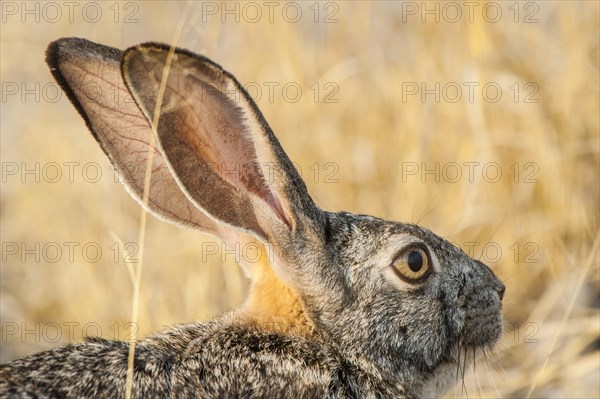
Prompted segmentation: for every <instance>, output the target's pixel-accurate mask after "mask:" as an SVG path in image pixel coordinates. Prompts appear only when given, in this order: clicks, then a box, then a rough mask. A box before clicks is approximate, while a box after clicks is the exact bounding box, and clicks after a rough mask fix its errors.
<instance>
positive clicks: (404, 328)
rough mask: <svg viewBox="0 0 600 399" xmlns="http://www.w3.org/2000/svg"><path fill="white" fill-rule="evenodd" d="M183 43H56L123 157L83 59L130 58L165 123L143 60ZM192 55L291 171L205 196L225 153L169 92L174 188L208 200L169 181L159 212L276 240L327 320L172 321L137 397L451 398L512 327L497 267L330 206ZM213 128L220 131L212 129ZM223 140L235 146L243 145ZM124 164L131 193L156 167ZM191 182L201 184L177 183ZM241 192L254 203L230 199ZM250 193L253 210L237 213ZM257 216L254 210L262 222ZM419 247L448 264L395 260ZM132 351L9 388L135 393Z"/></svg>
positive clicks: (168, 146)
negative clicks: (84, 73) (136, 171)
mask: <svg viewBox="0 0 600 399" xmlns="http://www.w3.org/2000/svg"><path fill="white" fill-rule="evenodd" d="M167 52H168V47H165V46H161V45H157V44H152V43H150V44H146V45H141V46H138V47H137V48H133V49H130V50H127V52H126V53H125V54H126V55H127V54H129V57H130V59H131V62H129V63H128V61H127V60H125V61H122V60H121V58H123V53H122V52H121V51H119V50H116V49H112V48H108V47H105V46H101V45H97V44H94V43H91V42H88V41H86V40H83V39H74V38H73V39H61V40H59V41H57V42H54V43H52V44H51V45H50V47H49V50H48V55H47V59H48V63H49V65H50V67H51V69H52V70H53V74H54V76H55V77H56V79H57V80H58V81H59V83H60V84H61V85H62V87H63V88H64V89H65V91H66V92H67V94H68V95H69V97H70V98H71V100H72V101H73V103H74V105H75V106H76V108H77V109H78V111H79V112H80V113H81V114H82V116H83V117H84V118H85V120H86V122H87V123H88V126H89V127H90V129H91V130H92V132H93V134H94V135H95V137H96V138H97V140H98V141H99V142H100V144H101V146H102V147H103V149H104V150H105V152H106V153H107V155H108V156H109V157H110V158H111V160H112V162H113V163H115V164H116V165H117V166H118V167H120V168H123V166H122V165H120V163H122V159H121V158H120V157H125V158H126V157H128V156H129V155H127V154H126V151H125V150H123V149H122V145H121V144H119V142H115V141H114V140H113V139H112V138H111V139H106V135H107V134H111V132H110V131H109V130H110V129H109V130H106V128H105V126H104V125H102V124H98V122H97V118H101V116H98V113H97V111H96V108H94V106H96V105H97V104H96V105H95V104H88V103H87V102H86V100H85V98H83V97H82V96H81V94H80V93H79V89H78V88H77V86H76V83H75V82H74V79H75V78H74V76H79V75H77V73H78V72H77V71H76V69H77V65H78V63H80V62H89V63H90V65H98V71H100V72H98V74H100V73H104V72H106V71H112V72H115V71H117V68H118V67H119V63H120V68H121V70H122V74H123V78H124V80H125V82H126V84H127V87H128V89H129V90H130V91H131V94H132V95H133V97H134V99H135V100H136V104H137V107H138V108H139V109H135V108H134V109H132V110H131V111H130V112H138V113H139V115H136V118H140V120H141V119H142V117H141V115H142V114H144V115H145V116H146V118H148V119H151V117H152V113H153V107H152V105H153V104H152V101H153V100H152V98H153V97H152V96H154V94H155V92H156V87H155V86H152V85H150V80H151V77H149V76H154V75H144V74H143V73H145V72H146V71H148V70H150V66H152V65H154V64H152V65H150V64H149V63H148V62H147V58H143V57H145V56H147V57H154V58H152V60H153V62H158V64H157V65H158V66H159V67H160V68H162V66H161V65H163V64H164V60H165V59H166V58H165V55H166V53H167ZM176 54H177V56H176V58H175V59H174V60H173V63H174V65H176V64H177V63H180V64H181V65H183V66H181V68H180V71H184V72H185V73H179V72H178V70H177V69H176V68H175V70H174V72H173V75H174V76H175V77H177V78H179V79H181V81H178V82H177V83H178V84H180V85H181V87H184V88H187V86H186V85H188V81H187V80H185V79H187V78H188V72H190V71H191V72H193V73H194V74H197V75H194V76H195V77H198V76H199V77H201V78H202V79H206V81H207V82H208V84H212V83H211V82H213V80H214V81H216V80H217V79H225V82H226V83H227V82H228V83H229V84H233V85H234V86H233V87H237V90H239V93H238V94H241V101H242V104H241V105H240V108H238V107H237V106H235V104H233V105H232V104H227V102H226V101H222V100H223V99H221V103H220V104H219V103H216V102H215V103H207V105H206V107H213V108H214V109H220V108H219V107H222V106H225V107H227V108H226V110H227V112H232V113H234V114H236V115H237V116H235V118H233V117H231V118H229V119H227V120H226V121H225V122H223V123H225V124H228V125H227V126H230V125H231V126H233V127H236V126H238V125H239V124H241V125H242V127H243V129H241V131H242V132H241V133H240V132H232V131H227V132H225V133H223V134H231V137H229V136H228V138H232V139H233V140H238V141H239V140H241V141H242V142H244V143H245V142H246V141H248V140H250V142H251V143H252V146H254V148H256V151H255V153H253V154H251V156H254V157H257V158H258V160H259V161H262V160H265V161H273V160H275V161H276V162H277V165H278V167H279V170H278V172H277V173H276V174H275V182H274V183H273V184H270V183H269V182H265V181H250V182H248V181H246V182H242V183H240V185H239V186H237V187H235V188H232V187H233V186H232V185H231V184H229V183H227V182H226V181H225V179H218V178H216V179H215V178H213V180H211V182H212V183H211V184H213V185H215V184H216V185H217V186H218V187H216V189H218V190H220V192H221V193H222V194H221V195H222V196H223V197H224V198H223V199H222V201H223V204H221V203H220V202H218V201H219V199H218V198H217V199H215V198H214V197H211V196H209V197H205V195H208V194H203V192H204V191H206V187H205V186H202V183H200V182H198V181H196V180H197V179H196V180H194V177H193V176H194V173H200V174H204V173H209V172H210V170H209V169H210V167H211V164H210V157H205V156H203V155H202V154H200V155H198V153H197V150H193V149H192V147H193V146H192V145H191V144H189V143H191V142H192V141H186V140H192V139H190V135H195V134H196V133H195V132H190V131H188V130H185V128H184V127H183V126H184V124H183V122H181V120H179V121H177V119H178V118H179V119H181V118H182V117H184V118H188V120H186V121H185V126H189V124H190V123H191V122H190V120H189V118H190V117H191V116H193V115H199V113H200V114H201V112H202V111H198V110H196V111H194V112H195V113H194V112H192V111H186V110H180V109H179V108H177V109H175V110H173V111H172V112H171V111H169V108H168V106H167V105H169V104H171V105H173V104H175V103H176V102H177V101H178V100H177V97H175V95H176V91H175V90H172V91H171V92H169V90H170V89H168V90H167V91H168V93H167V94H166V96H165V100H164V102H163V107H164V108H165V119H164V121H162V122H161V123H163V125H159V129H158V130H159V131H158V136H159V137H158V138H159V143H160V145H159V147H158V148H159V150H158V151H159V154H158V155H157V156H158V157H159V158H158V161H157V162H163V163H164V165H168V166H169V169H165V170H169V171H171V173H172V174H173V176H172V178H171V179H169V178H167V177H165V178H164V179H163V180H162V181H160V183H161V184H162V187H163V188H165V187H166V188H168V189H169V190H173V193H172V194H171V195H172V196H175V195H180V197H172V198H181V199H182V200H183V201H185V198H187V200H189V203H190V204H192V205H194V206H195V207H196V208H194V209H195V210H193V211H191V210H188V209H187V205H186V207H181V208H178V207H177V204H175V205H172V204H170V203H169V202H168V201H166V202H165V201H164V200H161V197H160V195H159V194H160V193H151V201H153V200H154V201H155V202H154V203H151V204H149V205H148V208H149V210H150V211H152V212H153V213H154V214H157V215H159V216H162V217H164V218H166V219H169V220H175V221H177V222H179V223H180V224H186V225H191V226H196V227H199V228H202V229H204V230H207V231H210V232H213V233H215V231H217V229H218V228H222V229H232V230H231V231H239V232H240V233H239V234H240V236H243V235H249V236H251V237H253V238H258V239H260V240H261V241H263V242H268V243H269V244H271V245H273V246H274V248H275V251H276V254H277V260H276V262H275V263H276V265H274V266H273V267H274V268H275V269H276V270H277V274H278V276H280V277H281V279H282V280H283V281H285V282H286V284H287V285H288V286H289V287H291V288H292V289H293V291H294V292H295V293H296V294H297V295H298V297H299V299H300V301H301V303H302V308H303V311H304V315H305V317H306V319H307V320H308V323H309V324H310V325H311V326H312V327H311V328H312V330H311V332H310V333H307V334H304V333H294V332H290V331H293V330H290V331H288V332H286V330H285V329H281V328H271V326H270V325H269V324H268V323H261V322H258V321H256V320H255V318H253V317H250V315H248V314H247V312H246V311H243V310H240V311H234V312H231V313H227V314H224V315H222V316H221V317H218V318H216V319H214V320H212V321H208V322H202V323H196V324H188V325H178V326H173V327H170V328H168V329H167V330H165V331H163V332H160V333H158V334H155V335H153V336H150V337H148V338H146V339H143V340H141V341H140V342H138V344H137V347H136V352H135V361H134V372H133V376H134V378H133V391H132V392H133V397H135V398H153V397H174V398H217V397H220V398H229V397H232V398H233V397H242V398H251V397H263V398H281V397H289V398H325V397H330V398H390V397H399V398H417V397H429V396H440V395H442V394H444V393H445V392H446V391H447V390H448V389H450V388H451V387H452V386H453V385H454V384H455V383H456V380H457V378H458V379H460V376H459V374H460V367H461V365H460V362H461V353H463V352H464V355H463V356H466V354H467V352H466V351H467V350H470V351H471V353H473V352H474V351H476V350H478V349H486V348H490V347H492V346H493V345H494V344H495V343H496V342H497V341H498V339H499V338H500V336H501V334H502V315H501V300H502V296H503V294H504V286H503V285H502V283H501V282H500V281H499V280H498V279H497V278H496V276H495V275H494V274H493V272H492V271H491V270H490V269H489V268H488V267H487V266H485V265H484V264H482V263H481V262H479V261H477V260H473V259H471V258H470V257H468V256H467V255H466V254H465V253H463V252H462V251H461V250H460V249H458V248H457V247H455V246H453V245H452V244H450V243H449V242H447V241H445V240H444V239H442V238H440V237H438V236H437V235H435V234H433V233H432V232H430V231H428V230H426V229H424V228H421V227H419V226H415V225H411V224H403V223H396V222H390V221H385V220H381V219H378V218H374V217H371V216H363V215H354V214H350V213H331V212H326V211H323V210H321V209H319V208H318V207H317V206H316V205H315V204H314V203H313V201H312V199H311V198H310V197H309V196H308V193H307V191H306V187H305V185H304V183H303V182H302V180H301V178H300V177H299V174H298V173H297V171H296V170H295V169H294V167H293V166H292V164H291V162H290V161H289V159H288V158H287V156H286V155H285V153H284V152H283V150H282V149H281V146H280V145H279V142H278V141H277V139H276V138H275V136H274V135H273V133H272V132H271V130H270V128H269V127H268V125H267V124H266V122H265V121H264V119H263V117H262V115H261V114H260V111H259V110H258V108H257V107H256V105H255V104H254V102H252V100H251V99H250V97H249V96H248V95H247V93H245V91H244V90H243V89H242V88H241V86H239V84H238V83H237V81H236V80H235V79H234V78H233V76H231V75H230V74H228V73H227V72H225V71H223V70H222V69H221V68H220V67H219V66H218V65H216V64H214V63H213V62H212V61H210V60H208V59H206V58H204V57H201V56H196V55H194V54H192V53H189V52H185V51H183V50H177V52H176ZM77 57H80V58H77ZM73 60H75V61H73ZM68 62H72V64H70V65H67V63H68ZM161 62H162V63H163V64H161ZM136 63H137V64H136ZM185 63H189V65H188V66H186V65H185ZM63 64H64V68H63ZM85 65H87V64H85ZM61 68H63V69H61ZM68 68H75V69H68ZM157 68H158V67H157ZM160 68H159V69H158V70H160ZM84 69H85V68H84ZM69 71H71V72H69ZM112 72H111V73H112ZM142 72H143V73H142ZM157 73H158V72H157ZM99 76H100V75H99ZM211 79H213V80H211ZM232 82H233V83H232ZM173 84H175V83H173ZM155 85H156V82H155ZM181 87H180V88H181ZM185 90H188V89H185ZM223 103H225V105H223ZM244 106H245V107H246V108H244ZM109 108H110V107H109ZM114 108H117V107H114ZM249 110H250V111H249ZM115 112H116V111H115ZM169 112H171V113H170V114H169ZM202 115H204V114H202ZM113 117H114V115H113ZM136 120H137V119H136ZM247 120H250V121H249V122H245V121H247ZM240 121H241V122H240ZM252 121H255V122H256V123H255V124H254V125H252V123H253V122H252ZM209 122H210V123H212V122H213V121H211V120H209ZM103 123H104V122H103ZM210 123H209V124H210ZM214 123H217V122H214ZM245 123H247V125H246V124H245ZM236 124H237V125H236ZM257 126H258V127H259V128H257ZM146 127H147V126H146ZM238 127H239V126H238ZM248 130H250V132H249V133H248ZM132 132H133V133H131V134H138V133H139V134H148V133H147V132H145V133H144V132H141V133H140V132H138V131H132ZM113 133H114V132H113ZM205 134H206V137H211V132H208V133H205ZM236 134H237V135H239V134H250V138H248V137H244V138H242V139H239V138H238V139H236V138H235V135H236ZM194 137H195V136H194ZM203 137H204V136H203ZM103 140H104V141H103ZM244 140H246V141H244ZM261 140H262V141H261ZM137 141H139V140H137ZM182 143H183V144H182ZM111 145H113V146H114V148H113V147H111ZM215 145H216V146H217V147H218V146H221V147H218V148H219V149H221V150H222V149H223V148H225V147H223V146H227V145H230V141H229V140H224V141H223V143H217V144H215ZM186 146H187V147H186ZM246 148H247V145H243V146H241V147H239V148H238V149H235V148H234V149H231V153H232V154H242V153H245V152H244V151H246V150H245V149H246ZM130 151H133V150H130ZM227 151H229V150H227ZM236 151H237V152H236ZM124 154H125V155H124ZM196 158H197V159H196ZM265 158H266V159H265ZM126 159H127V158H126ZM181 159H186V161H185V162H182V161H181ZM254 161H256V160H253V161H252V162H254ZM252 162H250V163H252ZM161 165H162V166H164V165H163V164H161ZM194 168H196V169H194ZM249 168H254V169H251V170H250V172H249V173H250V174H249V175H250V176H253V175H256V174H260V173H261V172H260V168H258V167H256V165H254V164H252V165H250V166H249ZM121 171H122V172H123V170H121ZM195 171H196V172H195ZM197 171H199V172H197ZM207 171H208V172H207ZM124 172H127V171H124ZM124 174H125V175H126V176H125V180H126V182H125V183H126V185H127V186H128V189H129V190H130V192H132V195H133V196H134V197H136V198H138V199H139V197H140V196H141V195H140V185H139V181H140V180H139V179H140V176H135V175H133V174H131V175H129V176H128V175H127V174H126V173H124ZM158 176H159V177H160V175H158ZM203 176H204V175H203ZM263 177H264V176H263ZM175 183H177V184H175ZM242 185H243V186H242ZM177 187H179V189H180V190H181V192H184V193H185V196H183V195H181V192H175V191H176V190H177ZM231 193H234V194H235V196H237V195H240V196H241V197H240V198H241V199H240V198H237V197H236V198H237V199H236V198H233V197H230V196H234V194H231ZM203 195H204V197H203ZM257 198H258V200H257ZM161 201H162V202H161ZM215 201H217V202H215ZM242 203H243V204H245V205H244V206H245V207H250V208H246V209H231V208H234V207H236V206H242V205H239V204H242ZM236 204H238V205H236ZM248 204H249V205H248ZM257 204H258V205H257ZM184 208H185V209H184ZM186 212H189V213H186ZM192 212H195V213H192ZM228 212H229V213H228ZM236 212H238V213H236ZM248 212H250V213H251V216H252V218H253V219H252V220H251V221H250V222H249V221H248V220H249V219H248V217H247V213H248ZM207 215H208V217H207ZM242 218H245V219H244V220H243V221H242V220H241V219H242ZM224 220H226V222H227V223H224V222H223V221H224ZM215 226H217V227H215ZM218 226H220V227H218ZM236 229H237V230H236ZM228 231H229V230H228ZM219 233H220V234H221V236H224V233H222V231H218V232H217V233H215V234H216V235H219ZM236 234H237V233H236ZM235 237H238V236H235ZM415 245H417V246H419V247H421V248H424V249H425V250H426V252H427V253H428V254H429V255H430V257H431V259H430V260H431V264H432V269H431V272H430V273H429V274H428V275H427V277H426V278H424V279H423V280H421V281H417V282H412V283H407V282H406V281H402V280H401V279H400V278H398V277H397V276H396V275H395V274H394V273H393V272H392V271H391V264H392V262H393V261H394V259H395V258H396V256H397V255H398V254H399V253H400V252H401V251H402V250H403V249H404V248H407V247H408V246H415ZM128 350H129V346H128V344H127V343H125V342H119V341H111V340H105V339H100V338H88V339H86V340H85V341H84V342H81V343H75V344H71V345H68V346H65V347H61V348H58V349H54V350H49V351H45V352H41V353H38V354H35V355H32V356H29V357H26V358H23V359H19V360H16V361H13V362H11V363H8V364H4V365H1V366H0V395H1V396H2V397H4V398H8V397H11V398H12V397H28V398H29V397H30V398H34V397H35V398H44V397H48V398H62V397H67V398H92V397H105V398H118V397H124V394H125V380H126V374H127V357H128ZM463 360H464V358H463Z"/></svg>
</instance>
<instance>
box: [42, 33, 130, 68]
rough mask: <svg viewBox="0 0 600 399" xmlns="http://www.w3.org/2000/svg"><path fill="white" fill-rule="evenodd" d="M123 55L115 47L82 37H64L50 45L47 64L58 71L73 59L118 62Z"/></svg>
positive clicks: (47, 51)
mask: <svg viewBox="0 0 600 399" xmlns="http://www.w3.org/2000/svg"><path fill="white" fill-rule="evenodd" d="M121 54H122V52H121V50H119V49H117V48H114V47H109V46H104V45H102V44H98V43H94V42H91V41H89V40H87V39H83V38H80V37H64V38H60V39H57V40H54V41H52V42H50V43H49V44H48V47H47V48H46V63H47V64H48V66H49V67H50V68H51V69H57V68H58V67H59V66H60V63H61V62H62V61H64V60H68V59H70V58H72V57H81V58H87V59H90V58H100V59H102V60H106V61H116V60H118V59H119V58H121Z"/></svg>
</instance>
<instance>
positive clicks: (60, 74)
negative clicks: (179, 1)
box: [46, 38, 218, 234]
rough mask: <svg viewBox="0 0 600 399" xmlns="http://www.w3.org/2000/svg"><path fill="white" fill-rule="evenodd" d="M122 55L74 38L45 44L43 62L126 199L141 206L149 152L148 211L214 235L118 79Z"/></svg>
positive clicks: (214, 228)
mask: <svg viewBox="0 0 600 399" xmlns="http://www.w3.org/2000/svg"><path fill="white" fill-rule="evenodd" d="M122 54H123V52H122V51H120V50H117V49H115V48H111V47H106V46H102V45H99V44H96V43H92V42H90V41H87V40H84V39H78V38H66V39H60V40H57V41H55V42H52V43H50V45H49V46H48V49H47V51H46V62H47V63H48V65H49V66H50V70H51V72H52V75H53V76H54V78H55V79H56V81H57V82H58V83H59V84H60V85H61V87H62V88H63V90H64V91H65V92H66V93H67V95H68V97H69V99H70V100H71V102H72V103H73V105H74V106H75V108H76V109H77V111H79V113H80V114H81V116H82V117H83V119H84V120H85V122H86V124H87V126H88V128H89V129H90V130H91V132H92V134H93V135H94V138H95V139H96V140H97V141H98V143H99V144H100V146H101V147H102V149H103V150H104V152H105V153H106V155H108V158H109V159H110V160H111V162H112V164H113V165H114V166H115V168H116V169H117V171H118V172H119V175H120V176H121V178H122V180H123V182H124V184H125V186H126V187H127V189H128V191H129V192H130V193H131V195H132V196H133V197H134V198H135V199H136V200H137V201H138V202H139V203H140V204H142V205H143V202H142V200H141V198H142V195H143V189H144V178H145V174H146V159H147V156H148V148H149V147H151V148H152V149H153V151H154V155H153V163H152V175H151V178H152V180H151V184H150V193H149V201H148V208H149V211H150V212H152V213H153V214H154V215H156V216H158V217H160V218H161V219H165V220H167V221H171V222H174V223H177V224H183V225H186V226H188V227H194V228H199V229H202V230H204V231H207V232H210V233H213V234H217V232H218V226H217V225H216V223H215V222H214V220H213V219H211V218H210V217H208V216H207V215H206V214H205V213H204V212H202V211H201V210H200V209H198V208H197V207H195V206H194V205H193V204H191V203H190V202H189V201H188V199H187V197H186V195H185V194H184V193H183V192H182V191H181V190H180V188H179V186H178V184H177V182H176V181H175V179H174V178H173V176H172V175H171V171H170V170H169V168H168V167H167V165H166V162H165V158H164V157H163V155H162V153H161V152H160V151H159V150H158V148H157V144H156V143H155V142H154V141H155V140H154V139H153V137H152V129H151V128H150V124H149V123H148V121H147V119H146V118H145V117H144V115H143V114H142V112H141V111H140V110H139V108H138V107H137V105H136V104H135V102H134V101H133V100H132V98H131V95H130V94H129V91H128V90H127V88H126V86H125V84H124V82H123V79H122V77H121V70H120V65H119V64H120V61H121V56H122Z"/></svg>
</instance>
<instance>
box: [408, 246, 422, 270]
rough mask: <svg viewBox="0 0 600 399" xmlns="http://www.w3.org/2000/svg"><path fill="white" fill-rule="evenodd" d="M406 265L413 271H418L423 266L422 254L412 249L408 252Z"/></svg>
mask: <svg viewBox="0 0 600 399" xmlns="http://www.w3.org/2000/svg"><path fill="white" fill-rule="evenodd" d="M408 267H410V270H412V271H413V272H415V273H416V272H418V271H419V270H421V268H422V267H423V255H421V252H419V251H412V252H411V253H409V254H408Z"/></svg>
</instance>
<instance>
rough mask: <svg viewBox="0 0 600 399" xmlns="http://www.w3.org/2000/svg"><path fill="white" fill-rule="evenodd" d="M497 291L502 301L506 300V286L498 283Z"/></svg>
mask: <svg viewBox="0 0 600 399" xmlns="http://www.w3.org/2000/svg"><path fill="white" fill-rule="evenodd" d="M496 291H497V292H498V296H499V297H500V300H502V298H504V291H506V287H505V286H504V284H502V283H500V282H498V286H497V287H496Z"/></svg>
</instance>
